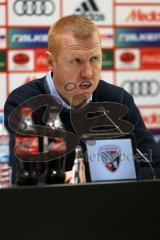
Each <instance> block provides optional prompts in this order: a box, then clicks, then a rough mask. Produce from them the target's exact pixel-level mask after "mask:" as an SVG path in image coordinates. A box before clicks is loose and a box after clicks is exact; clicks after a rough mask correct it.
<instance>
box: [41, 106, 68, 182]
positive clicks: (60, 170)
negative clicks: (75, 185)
mask: <svg viewBox="0 0 160 240" xmlns="http://www.w3.org/2000/svg"><path fill="white" fill-rule="evenodd" d="M46 126H47V127H49V128H50V129H51V130H52V131H53V133H54V131H56V130H60V131H64V126H63V123H62V121H61V118H60V116H59V113H58V109H57V107H56V106H52V107H50V109H49V112H48V119H47V122H46ZM54 135H55V134H54ZM44 144H45V151H51V152H53V154H54V152H55V151H57V152H58V153H59V157H58V158H57V159H56V160H51V161H49V162H47V163H46V170H45V183H46V184H54V183H64V180H65V162H66V157H65V156H63V155H64V154H63V153H62V152H63V151H62V152H61V150H60V147H64V148H65V146H66V143H65V141H64V139H63V138H60V137H55V138H54V140H53V139H52V140H51V141H49V139H48V138H47V137H44Z"/></svg>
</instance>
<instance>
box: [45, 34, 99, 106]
mask: <svg viewBox="0 0 160 240" xmlns="http://www.w3.org/2000/svg"><path fill="white" fill-rule="evenodd" d="M52 62H53V66H52V68H50V69H51V71H53V73H54V84H55V87H56V89H57V90H58V92H59V94H60V95H61V97H62V98H63V99H64V100H65V101H66V102H67V103H69V104H70V105H71V106H75V105H78V104H80V103H82V102H83V100H81V98H80V99H79V100H78V101H79V102H77V103H73V102H72V97H73V96H74V95H77V94H78V95H83V96H85V98H86V99H88V98H89V97H90V96H91V94H92V93H93V91H94V90H95V89H96V87H97V85H98V82H99V79H100V73H101V67H102V51H101V46H100V39H99V36H98V35H97V34H95V36H93V37H92V38H89V39H77V38H75V37H73V36H72V35H71V34H65V35H63V36H62V40H61V43H60V47H59V49H58V53H57V56H52Z"/></svg>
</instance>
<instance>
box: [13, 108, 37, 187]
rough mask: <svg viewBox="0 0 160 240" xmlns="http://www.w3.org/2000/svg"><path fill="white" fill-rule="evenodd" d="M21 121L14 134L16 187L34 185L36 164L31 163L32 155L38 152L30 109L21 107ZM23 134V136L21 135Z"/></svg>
mask: <svg viewBox="0 0 160 240" xmlns="http://www.w3.org/2000/svg"><path fill="white" fill-rule="evenodd" d="M20 113H21V121H20V124H19V126H18V130H19V131H18V132H19V133H17V134H16V145H15V151H16V155H17V165H18V172H17V179H16V182H17V185H35V184H37V181H38V177H37V171H36V162H35V161H33V159H32V158H33V154H37V153H38V151H39V141H38V137H37V136H36V127H35V126H34V122H33V119H32V109H31V108H29V107H23V108H22V109H21V111H20ZM22 133H23V134H22Z"/></svg>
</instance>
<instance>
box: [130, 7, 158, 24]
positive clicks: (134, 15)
mask: <svg viewBox="0 0 160 240" xmlns="http://www.w3.org/2000/svg"><path fill="white" fill-rule="evenodd" d="M136 20H138V21H141V22H145V21H148V22H152V21H159V22H160V12H156V11H155V10H153V11H151V12H148V13H145V12H142V10H140V9H139V10H132V12H131V13H130V14H129V16H128V17H127V18H126V21H127V22H129V21H136Z"/></svg>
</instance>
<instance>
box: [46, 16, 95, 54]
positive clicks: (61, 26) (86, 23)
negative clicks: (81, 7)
mask: <svg viewBox="0 0 160 240" xmlns="http://www.w3.org/2000/svg"><path fill="white" fill-rule="evenodd" d="M65 33H71V34H72V35H73V36H74V37H75V38H80V39H88V38H91V37H93V36H94V35H95V34H97V35H98V36H99V38H100V34H99V31H98V27H97V26H96V24H95V23H94V22H92V21H91V20H89V19H88V18H87V17H84V16H80V15H70V16H65V17H62V18H61V19H59V20H58V21H57V22H55V23H54V24H53V25H52V26H51V27H50V29H49V32H48V50H49V51H50V52H51V53H53V54H54V55H56V53H57V51H58V48H59V46H60V43H61V37H62V35H63V34H65Z"/></svg>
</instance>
